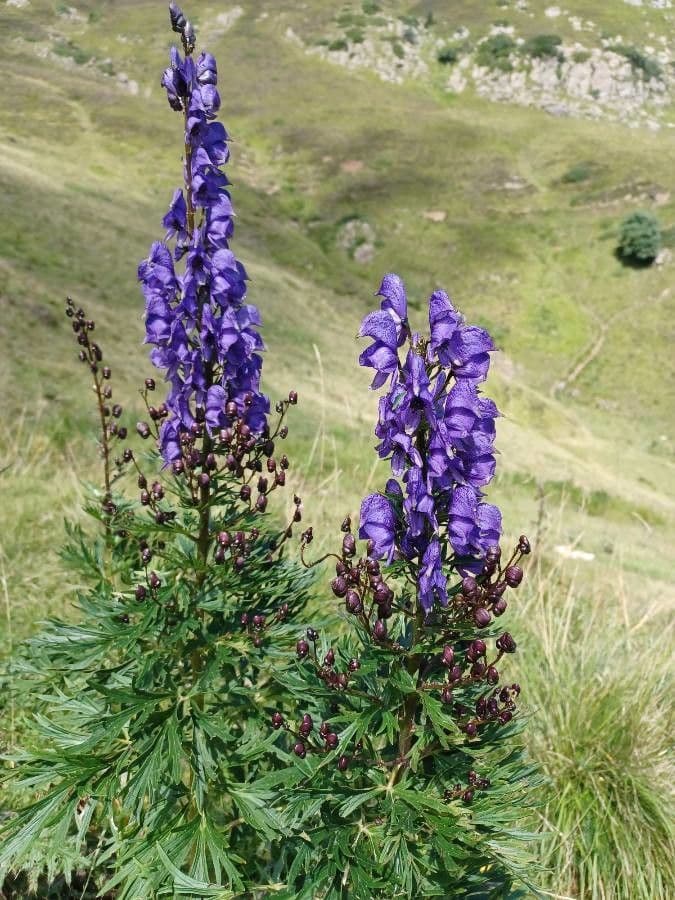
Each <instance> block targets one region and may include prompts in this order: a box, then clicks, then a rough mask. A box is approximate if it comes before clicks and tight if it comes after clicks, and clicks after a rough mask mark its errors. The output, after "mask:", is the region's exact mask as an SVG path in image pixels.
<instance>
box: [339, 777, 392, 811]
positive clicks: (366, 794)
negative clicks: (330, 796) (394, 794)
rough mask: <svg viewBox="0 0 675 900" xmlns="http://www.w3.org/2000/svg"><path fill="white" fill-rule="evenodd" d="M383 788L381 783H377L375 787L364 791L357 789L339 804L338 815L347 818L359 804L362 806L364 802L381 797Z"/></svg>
mask: <svg viewBox="0 0 675 900" xmlns="http://www.w3.org/2000/svg"><path fill="white" fill-rule="evenodd" d="M384 790H385V788H384V786H383V785H377V787H374V788H370V789H369V790H366V791H357V792H356V793H355V794H354V795H353V796H351V797H349V798H348V799H347V800H345V801H344V802H343V803H342V804H341V806H340V807H339V813H340V815H341V816H343V817H344V818H347V816H350V815H351V814H352V813H353V812H354V811H355V810H357V809H358V808H359V806H363V804H364V803H368V802H369V801H370V800H375V799H376V798H378V797H382V794H383V792H384Z"/></svg>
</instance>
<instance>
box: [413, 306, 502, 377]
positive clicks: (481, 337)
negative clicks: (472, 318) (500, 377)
mask: <svg viewBox="0 0 675 900" xmlns="http://www.w3.org/2000/svg"><path fill="white" fill-rule="evenodd" d="M429 326H430V329H431V341H430V347H431V350H432V351H433V352H434V353H435V354H436V356H437V357H438V360H439V362H440V363H441V365H443V366H447V367H448V368H451V369H452V374H453V375H454V376H455V377H456V378H470V379H473V380H474V381H484V380H485V376H486V375H487V371H488V368H489V367H490V356H489V354H490V351H491V350H494V344H493V343H492V338H491V337H490V335H489V334H488V333H487V331H485V330H484V329H483V328H479V327H478V326H476V325H463V324H462V318H461V316H460V314H459V313H458V312H457V310H456V309H455V308H454V307H453V305H452V303H451V302H450V299H449V298H448V295H447V294H446V293H445V292H444V291H436V293H434V294H432V295H431V298H430V300H429Z"/></svg>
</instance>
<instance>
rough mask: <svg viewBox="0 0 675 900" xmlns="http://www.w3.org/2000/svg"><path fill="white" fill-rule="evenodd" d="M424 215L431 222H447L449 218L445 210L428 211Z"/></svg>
mask: <svg viewBox="0 0 675 900" xmlns="http://www.w3.org/2000/svg"><path fill="white" fill-rule="evenodd" d="M423 215H424V218H425V219H428V220H429V221H430V222H445V220H446V219H447V218H448V214H447V213H446V211H445V210H444V209H427V210H426V211H425V212H424V213H423Z"/></svg>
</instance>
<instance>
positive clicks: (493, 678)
mask: <svg viewBox="0 0 675 900" xmlns="http://www.w3.org/2000/svg"><path fill="white" fill-rule="evenodd" d="M485 677H486V678H487V682H488V684H497V682H498V681H499V672H498V671H497V670H496V669H495V667H494V666H488V670H487V672H486V676H485Z"/></svg>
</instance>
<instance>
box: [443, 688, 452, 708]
mask: <svg viewBox="0 0 675 900" xmlns="http://www.w3.org/2000/svg"><path fill="white" fill-rule="evenodd" d="M441 703H445V704H446V706H447V705H448V704H450V703H452V688H451V687H450V685H449V684H446V685H445V686H444V687H443V689H442V690H441Z"/></svg>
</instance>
